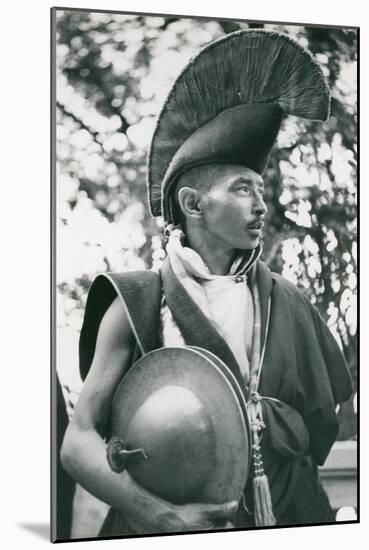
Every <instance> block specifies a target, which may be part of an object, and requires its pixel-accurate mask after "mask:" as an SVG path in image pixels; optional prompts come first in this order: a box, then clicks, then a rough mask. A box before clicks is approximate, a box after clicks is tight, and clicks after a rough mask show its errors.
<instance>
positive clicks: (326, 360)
mask: <svg viewBox="0 0 369 550" xmlns="http://www.w3.org/2000/svg"><path fill="white" fill-rule="evenodd" d="M300 296H301V297H302V299H301V298H300V299H301V301H300V300H299V299H298V301H299V305H298V307H297V310H296V311H297V316H296V335H297V341H298V345H297V350H298V351H297V357H298V370H299V375H300V381H301V384H302V391H303V393H304V395H305V411H304V414H303V417H304V420H305V423H306V426H307V428H308V431H309V435H310V450H311V454H312V457H313V459H314V460H315V462H316V463H317V464H323V463H324V461H325V459H326V458H327V455H328V453H329V451H330V449H331V446H332V445H333V443H334V441H335V439H336V437H337V432H338V420H337V416H336V411H335V408H336V405H337V404H338V403H342V402H343V401H346V400H347V399H348V398H349V397H350V396H351V395H352V391H353V387H352V381H351V377H350V374H349V370H348V367H347V364H346V361H345V359H344V356H343V354H342V352H341V349H340V347H339V345H338V343H337V342H336V340H335V338H334V336H333V335H332V333H331V331H330V329H329V328H328V326H327V325H326V323H325V321H324V320H323V318H322V317H321V316H320V314H319V313H318V311H317V310H316V308H315V307H314V306H312V305H311V303H310V301H309V300H308V299H307V298H306V297H305V296H302V295H300Z"/></svg>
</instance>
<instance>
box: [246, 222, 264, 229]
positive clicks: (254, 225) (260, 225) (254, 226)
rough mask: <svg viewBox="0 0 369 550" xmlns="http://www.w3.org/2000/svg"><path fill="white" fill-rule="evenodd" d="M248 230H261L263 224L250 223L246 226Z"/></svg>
mask: <svg viewBox="0 0 369 550" xmlns="http://www.w3.org/2000/svg"><path fill="white" fill-rule="evenodd" d="M247 227H248V228H249V229H263V227H264V222H252V223H249V224H248V226H247Z"/></svg>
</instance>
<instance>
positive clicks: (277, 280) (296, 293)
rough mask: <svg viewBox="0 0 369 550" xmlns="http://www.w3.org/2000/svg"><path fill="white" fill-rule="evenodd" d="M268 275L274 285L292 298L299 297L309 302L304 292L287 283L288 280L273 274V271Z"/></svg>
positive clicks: (289, 282)
mask: <svg viewBox="0 0 369 550" xmlns="http://www.w3.org/2000/svg"><path fill="white" fill-rule="evenodd" d="M270 274H271V276H272V279H273V283H274V285H276V286H278V287H280V288H281V289H282V290H284V291H285V292H286V293H287V294H288V295H290V296H292V297H294V298H297V297H299V298H301V299H303V300H304V301H306V300H307V301H309V300H308V298H307V296H306V294H305V292H304V291H303V290H301V289H300V288H298V287H297V286H296V285H295V284H293V283H291V281H288V279H285V278H284V277H282V275H279V273H275V272H274V271H271V272H270ZM309 303H310V302H309Z"/></svg>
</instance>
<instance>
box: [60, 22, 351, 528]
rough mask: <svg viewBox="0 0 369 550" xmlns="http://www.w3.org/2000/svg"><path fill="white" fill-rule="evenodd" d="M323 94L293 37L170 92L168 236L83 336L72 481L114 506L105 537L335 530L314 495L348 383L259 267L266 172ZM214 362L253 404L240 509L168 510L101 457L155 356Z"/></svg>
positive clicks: (237, 40) (230, 505)
mask: <svg viewBox="0 0 369 550" xmlns="http://www.w3.org/2000/svg"><path fill="white" fill-rule="evenodd" d="M328 112H329V91H328V88H327V86H326V83H325V80H324V78H323V75H322V73H321V71H320V69H319V67H318V66H317V65H316V64H315V63H314V61H313V60H312V58H311V56H310V54H309V53H308V52H307V51H306V50H304V49H302V48H301V47H300V46H298V45H297V44H296V43H295V42H294V41H292V40H291V39H289V38H288V37H286V36H284V35H279V34H277V33H268V32H264V31H241V32H237V33H233V34H231V35H228V36H227V37H224V38H223V39H221V40H218V41H216V42H214V43H212V44H210V45H209V46H207V47H206V48H205V49H204V50H203V51H202V52H200V54H199V55H198V56H197V57H196V58H195V59H193V60H192V61H191V62H190V64H189V65H188V66H187V67H186V68H185V70H184V71H183V72H182V73H181V75H180V76H179V77H178V79H177V80H176V82H175V84H174V86H173V88H172V90H171V92H170V94H169V96H168V99H167V101H166V103H165V104H164V107H163V109H162V112H161V113H160V116H159V120H158V124H157V127H156V130H155V133H154V137H153V140H152V145H151V150H150V155H149V170H148V180H149V201H150V206H151V211H152V213H153V215H163V216H164V219H165V221H166V223H167V231H168V234H169V241H168V245H167V253H168V258H167V259H166V261H165V262H164V265H163V269H162V271H161V274H160V277H159V276H158V275H157V274H156V273H153V272H136V273H133V274H132V273H125V274H109V275H107V276H100V277H98V278H97V279H96V280H95V281H94V283H93V285H92V287H91V289H90V293H89V298H88V303H87V307H86V314H85V321H84V325H83V328H82V332H81V340H80V359H81V372H82V375H83V377H86V379H85V384H84V388H83V390H82V392H81V395H80V399H79V402H78V404H77V406H76V409H75V413H74V416H73V419H72V421H71V423H70V426H69V428H68V431H67V434H66V437H65V440H64V445H63V450H62V460H63V465H64V467H65V468H66V469H67V471H68V472H69V473H70V475H72V477H74V478H75V479H76V480H77V481H78V482H79V483H80V484H81V485H83V486H84V487H85V488H86V489H87V490H88V491H90V492H91V493H92V494H94V495H95V496H96V497H98V498H100V499H101V500H103V501H105V502H107V503H108V504H110V506H111V507H112V510H111V511H110V513H109V515H108V517H107V519H106V521H105V523H104V525H103V528H102V530H101V532H100V535H101V536H108V535H126V534H133V533H152V532H161V533H165V532H170V531H177V532H179V531H186V530H190V531H196V530H202V529H212V528H215V527H217V526H219V524H220V523H221V522H223V525H224V524H225V525H226V526H227V527H232V526H236V527H239V526H241V527H242V526H243V527H245V526H246V527H247V526H253V525H273V524H275V523H277V524H279V525H286V524H304V523H316V522H329V521H334V517H333V514H332V511H331V510H330V507H329V503H328V499H327V497H326V495H325V494H324V492H323V491H322V488H321V486H320V483H319V480H318V476H317V464H321V463H323V462H324V460H325V458H326V456H327V454H328V452H329V450H330V447H331V445H332V444H333V442H334V439H335V437H336V434H337V427H338V426H337V420H336V416H335V407H336V404H337V403H340V402H342V401H344V400H346V399H348V398H349V396H350V394H351V391H352V389H351V382H350V378H349V375H348V372H347V368H346V365H345V362H344V360H343V358H342V355H341V352H340V350H339V348H338V346H337V344H336V342H335V340H334V338H333V337H332V335H331V334H330V332H329V330H328V328H327V327H326V325H325V323H324V321H323V320H322V319H321V317H320V316H319V314H318V313H317V311H316V310H315V309H314V308H313V307H312V306H311V305H310V303H309V301H308V300H307V299H306V298H305V297H304V296H303V294H302V293H301V292H300V291H298V290H297V289H296V288H295V287H294V286H293V285H291V284H290V283H288V282H287V281H285V280H283V279H282V278H281V277H279V276H278V275H275V274H271V273H270V272H269V270H268V269H267V267H266V266H265V265H264V264H263V263H262V262H261V261H260V260H259V257H260V254H261V236H262V229H263V225H264V220H265V214H266V205H265V203H264V199H263V192H264V185H267V184H268V182H264V180H263V177H262V174H263V172H264V170H265V167H266V165H267V161H268V158H269V154H270V151H271V149H272V146H273V144H274V142H275V139H276V137H277V134H278V131H279V128H280V125H281V123H282V118H283V116H285V115H287V114H292V115H297V116H303V117H305V118H313V119H317V120H324V119H325V118H326V117H327V116H328ZM176 345H192V346H199V347H203V348H205V349H207V350H208V351H210V352H213V353H214V354H215V355H217V356H218V357H219V358H220V359H222V360H223V361H224V362H225V363H226V365H227V366H228V367H229V368H230V369H231V370H232V372H233V374H234V375H235V377H236V378H237V380H238V382H239V384H240V385H241V386H242V388H243V391H244V392H245V395H246V396H247V398H248V400H249V404H250V421H251V424H252V426H256V427H257V429H255V433H254V437H255V439H254V445H255V449H256V450H255V453H254V456H253V459H254V471H253V475H252V476H251V479H249V480H248V483H247V485H246V488H245V496H244V499H242V501H241V502H240V503H239V502H225V503H224V504H216V505H215V504H207V503H189V504H186V505H175V504H172V503H170V502H167V501H165V500H163V499H160V498H158V497H156V496H155V495H152V494H150V493H149V492H148V491H147V490H145V489H144V488H143V487H141V486H139V485H138V484H137V483H136V482H135V481H134V480H133V479H132V477H131V476H130V475H129V473H128V472H127V471H124V472H123V473H122V474H119V475H117V474H116V473H114V472H112V471H111V470H110V468H109V465H108V463H107V460H106V442H105V441H104V438H105V439H107V440H108V439H109V435H110V423H109V422H110V409H111V401H112V398H113V396H114V393H115V390H116V388H117V386H118V384H119V383H120V381H121V380H122V377H123V376H124V374H125V373H126V372H127V370H128V369H129V367H130V366H131V365H132V364H133V363H134V362H135V360H136V359H137V358H138V357H140V356H142V355H144V354H146V353H147V352H148V351H151V350H153V349H156V348H159V347H161V346H176Z"/></svg>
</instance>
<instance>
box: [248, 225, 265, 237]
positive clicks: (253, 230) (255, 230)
mask: <svg viewBox="0 0 369 550" xmlns="http://www.w3.org/2000/svg"><path fill="white" fill-rule="evenodd" d="M263 227H264V222H261V221H260V222H252V223H249V224H248V225H247V230H248V232H249V233H250V234H251V235H252V236H253V237H259V236H260V234H261V231H262V229H263Z"/></svg>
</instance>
